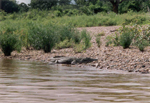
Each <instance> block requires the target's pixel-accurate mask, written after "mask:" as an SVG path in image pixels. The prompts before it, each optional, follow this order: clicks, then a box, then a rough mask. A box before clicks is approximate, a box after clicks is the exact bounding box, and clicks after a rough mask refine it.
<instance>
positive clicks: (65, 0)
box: [58, 0, 71, 5]
mask: <svg viewBox="0 0 150 103" xmlns="http://www.w3.org/2000/svg"><path fill="white" fill-rule="evenodd" d="M58 2H59V5H69V4H70V2H71V0H59V1H58Z"/></svg>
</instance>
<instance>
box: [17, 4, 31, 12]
mask: <svg viewBox="0 0 150 103" xmlns="http://www.w3.org/2000/svg"><path fill="white" fill-rule="evenodd" d="M19 9H20V11H21V12H27V11H28V10H29V7H28V6H27V4H25V3H21V4H19Z"/></svg>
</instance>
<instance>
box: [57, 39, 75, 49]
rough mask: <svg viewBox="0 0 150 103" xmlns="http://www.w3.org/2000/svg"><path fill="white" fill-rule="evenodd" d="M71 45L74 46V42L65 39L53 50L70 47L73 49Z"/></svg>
mask: <svg viewBox="0 0 150 103" xmlns="http://www.w3.org/2000/svg"><path fill="white" fill-rule="evenodd" d="M73 45H74V42H73V41H72V40H68V39H65V40H64V41H62V42H60V43H58V44H56V45H55V48H56V49H62V48H70V47H73Z"/></svg>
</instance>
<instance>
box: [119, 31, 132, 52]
mask: <svg viewBox="0 0 150 103" xmlns="http://www.w3.org/2000/svg"><path fill="white" fill-rule="evenodd" d="M132 39H133V34H132V33H130V32H126V31H124V32H123V33H122V34H121V35H120V45H121V46H123V48H124V49H126V48H129V46H130V44H131V42H132Z"/></svg>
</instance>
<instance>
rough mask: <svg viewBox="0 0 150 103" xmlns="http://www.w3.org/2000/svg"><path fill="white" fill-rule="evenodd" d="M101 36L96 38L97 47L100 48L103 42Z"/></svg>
mask: <svg viewBox="0 0 150 103" xmlns="http://www.w3.org/2000/svg"><path fill="white" fill-rule="evenodd" d="M100 39H101V38H100V36H97V37H96V43H97V46H98V47H100V46H101V40H100Z"/></svg>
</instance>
